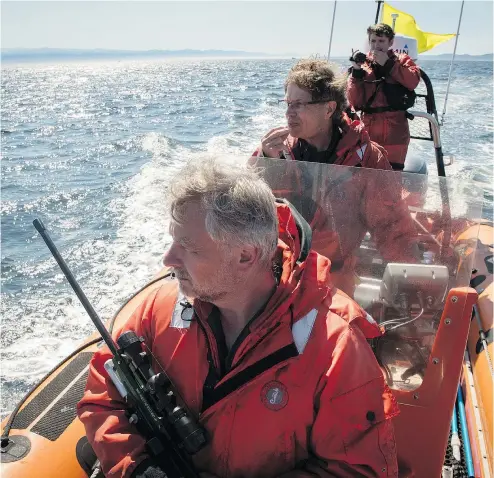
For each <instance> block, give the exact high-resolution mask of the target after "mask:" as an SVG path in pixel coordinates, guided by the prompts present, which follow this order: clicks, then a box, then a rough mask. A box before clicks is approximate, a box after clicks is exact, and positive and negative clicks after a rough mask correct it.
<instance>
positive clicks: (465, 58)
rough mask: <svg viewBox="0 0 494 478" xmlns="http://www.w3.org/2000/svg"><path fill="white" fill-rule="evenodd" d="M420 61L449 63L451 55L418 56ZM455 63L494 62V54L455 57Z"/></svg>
mask: <svg viewBox="0 0 494 478" xmlns="http://www.w3.org/2000/svg"><path fill="white" fill-rule="evenodd" d="M419 58H420V59H421V60H436V61H451V58H453V54H452V53H443V54H441V55H419ZM455 61H494V53H486V54H485V55H455Z"/></svg>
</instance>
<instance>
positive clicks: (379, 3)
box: [374, 0, 384, 23]
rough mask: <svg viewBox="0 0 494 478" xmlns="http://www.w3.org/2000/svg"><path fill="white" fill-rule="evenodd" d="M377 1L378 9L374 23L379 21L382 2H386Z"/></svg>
mask: <svg viewBox="0 0 494 478" xmlns="http://www.w3.org/2000/svg"><path fill="white" fill-rule="evenodd" d="M376 2H377V11H376V20H375V22H374V23H379V13H380V12H381V3H384V1H383V0H376Z"/></svg>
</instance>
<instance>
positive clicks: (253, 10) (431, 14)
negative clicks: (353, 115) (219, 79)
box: [1, 0, 493, 56]
mask: <svg viewBox="0 0 494 478" xmlns="http://www.w3.org/2000/svg"><path fill="white" fill-rule="evenodd" d="M390 4H391V5H393V6H394V7H396V8H398V9H400V10H403V11H405V12H407V13H409V14H411V15H413V16H414V17H415V19H416V21H417V24H418V25H419V26H420V28H421V29H422V30H424V31H429V32H435V33H455V32H456V28H457V22H458V16H459V13H460V5H461V2H460V1H446V0H445V1H442V0H440V1H428V2H425V1H390ZM333 6H334V3H333V2H332V1H320V2H310V1H304V2H300V1H286V0H279V1H243V2H234V1H216V2H211V1H195V2H189V1H176V2H171V1H170V2H167V1H154V2H149V1H143V0H142V1H131V2H130V1H129V2H122V1H116V0H115V1H105V2H103V1H90V0H87V1H72V0H66V1H51V2H46V1H22V0H11V1H2V2H1V46H2V48H41V47H50V48H86V49H92V48H108V49H127V50H148V49H167V50H179V49H185V48H191V49H223V50H245V51H253V52H266V53H273V54H280V55H281V54H289V55H299V56H302V55H311V54H316V53H319V54H326V53H327V49H328V42H329V32H330V27H331V19H332V13H333ZM375 11H376V3H375V1H374V0H358V1H357V0H355V1H353V0H340V1H338V3H337V7H336V21H335V30H334V34H333V46H332V56H347V55H348V54H349V52H350V51H351V49H352V48H362V45H363V44H364V42H365V30H366V27H367V26H368V25H369V24H370V23H373V21H374V16H375ZM453 47H454V40H451V41H449V42H447V43H445V44H443V45H441V46H439V47H436V48H435V49H433V50H431V51H430V53H433V54H439V53H449V52H452V51H453ZM492 51H493V2H492V1H474V0H467V1H466V2H465V6H464V10H463V20H462V25H461V30H460V38H459V43H458V50H457V52H458V53H470V54H483V53H491V52H492Z"/></svg>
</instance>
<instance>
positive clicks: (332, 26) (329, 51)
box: [328, 0, 336, 61]
mask: <svg viewBox="0 0 494 478" xmlns="http://www.w3.org/2000/svg"><path fill="white" fill-rule="evenodd" d="M335 15H336V0H334V8H333V21H332V22H331V34H330V36H329V47H328V61H329V57H330V55H331V43H332V42H333V29H334V18H335Z"/></svg>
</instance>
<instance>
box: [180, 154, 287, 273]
mask: <svg viewBox="0 0 494 478" xmlns="http://www.w3.org/2000/svg"><path fill="white" fill-rule="evenodd" d="M170 192H171V203H170V213H171V217H172V219H173V220H174V221H176V222H178V223H181V222H182V221H183V217H184V213H185V208H186V206H187V205H188V204H189V203H190V202H193V201H197V202H199V204H200V206H201V208H202V209H203V210H204V211H205V213H206V217H205V225H206V231H207V233H208V234H209V236H210V237H211V239H213V241H215V242H221V243H224V244H225V245H227V246H228V245H230V246H233V245H236V244H247V245H250V246H254V247H256V248H257V250H258V251H259V260H260V262H262V263H265V264H266V265H268V264H269V265H270V264H271V262H272V260H273V256H274V254H275V251H276V247H277V244H278V217H277V213H276V204H275V197H274V195H273V193H272V191H271V189H270V188H269V186H268V185H267V184H266V182H265V181H264V180H263V179H262V178H261V177H260V176H259V175H258V173H257V172H256V171H255V170H254V169H253V168H251V167H248V166H244V165H239V164H228V163H224V162H219V161H217V160H215V159H207V160H202V161H194V162H189V163H188V164H187V165H186V166H185V167H184V168H183V169H182V170H181V171H180V172H179V174H178V175H177V177H176V178H175V180H174V181H172V183H171V187H170Z"/></svg>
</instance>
